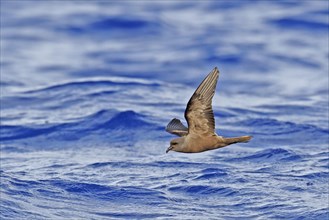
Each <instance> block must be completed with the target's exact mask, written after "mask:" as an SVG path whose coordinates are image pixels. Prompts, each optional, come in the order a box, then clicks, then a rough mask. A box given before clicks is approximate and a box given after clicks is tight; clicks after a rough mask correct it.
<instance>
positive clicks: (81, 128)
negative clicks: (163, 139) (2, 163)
mask: <svg viewBox="0 0 329 220" xmlns="http://www.w3.org/2000/svg"><path fill="white" fill-rule="evenodd" d="M108 118H109V119H108ZM106 119H107V120H106ZM157 127H158V126H157V125H155V124H153V123H151V122H149V121H148V120H146V117H145V116H144V115H142V114H138V113H136V112H134V111H124V112H119V113H116V114H114V113H113V111H110V110H101V111H98V112H96V113H94V114H92V115H89V116H86V117H84V118H82V119H81V120H80V121H76V122H70V123H61V124H51V123H49V124H42V125H34V126H33V127H32V126H31V127H28V126H14V125H2V126H1V131H0V132H1V133H0V140H2V141H8V140H15V139H24V138H32V137H36V136H41V135H47V136H48V137H49V135H52V134H58V135H57V137H58V138H61V137H62V138H64V137H66V136H67V135H70V136H71V140H72V139H79V138H82V137H85V136H86V135H88V134H90V133H93V132H94V133H95V132H104V131H114V130H131V129H136V128H142V129H143V128H157ZM122 135H124V134H122ZM64 139H65V138H64Z"/></svg>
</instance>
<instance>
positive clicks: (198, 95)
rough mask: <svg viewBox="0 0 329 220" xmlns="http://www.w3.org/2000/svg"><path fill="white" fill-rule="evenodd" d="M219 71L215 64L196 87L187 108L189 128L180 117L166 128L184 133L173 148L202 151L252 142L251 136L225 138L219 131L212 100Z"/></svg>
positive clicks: (179, 150)
mask: <svg viewBox="0 0 329 220" xmlns="http://www.w3.org/2000/svg"><path fill="white" fill-rule="evenodd" d="M218 76H219V71H218V69H217V67H215V68H214V69H213V70H212V71H211V72H210V73H209V74H208V76H207V77H206V78H205V79H204V80H203V81H202V83H201V84H200V85H199V87H198V88H197V89H196V90H195V92H194V94H193V95H192V97H191V99H190V101H189V102H188V103H187V107H186V110H185V119H186V121H187V124H188V128H186V127H185V126H184V125H183V124H182V123H181V121H180V120H178V119H176V118H174V119H172V120H171V121H170V122H169V124H168V125H167V127H166V131H167V132H169V133H171V134H175V135H178V136H180V137H179V138H176V139H173V140H171V142H170V147H169V148H168V149H167V151H166V152H167V153H168V152H169V151H177V152H183V153H198V152H203V151H207V150H213V149H217V148H221V147H225V146H228V145H230V144H235V143H239V142H248V141H249V140H250V139H251V136H241V137H233V138H225V137H222V136H218V135H217V134H216V132H215V118H214V113H213V110H212V106H211V102H212V98H213V97H214V94H215V90H216V85H217V80H218Z"/></svg>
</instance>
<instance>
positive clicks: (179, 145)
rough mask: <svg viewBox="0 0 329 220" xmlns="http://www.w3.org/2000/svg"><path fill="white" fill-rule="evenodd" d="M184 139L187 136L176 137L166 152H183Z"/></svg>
mask: <svg viewBox="0 0 329 220" xmlns="http://www.w3.org/2000/svg"><path fill="white" fill-rule="evenodd" d="M184 139H185V137H180V138H175V139H173V140H171V141H170V147H168V149H167V150H166V153H168V152H169V151H171V150H172V151H177V152H182V150H183V147H184V146H183V145H184Z"/></svg>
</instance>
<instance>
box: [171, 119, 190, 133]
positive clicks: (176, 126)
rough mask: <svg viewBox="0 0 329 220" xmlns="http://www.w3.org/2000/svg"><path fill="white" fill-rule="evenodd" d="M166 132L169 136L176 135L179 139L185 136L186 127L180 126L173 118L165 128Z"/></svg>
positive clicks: (177, 120) (178, 121)
mask: <svg viewBox="0 0 329 220" xmlns="http://www.w3.org/2000/svg"><path fill="white" fill-rule="evenodd" d="M166 131H167V132H169V133H171V134H175V135H178V136H180V137H182V136H186V135H187V134H188V129H187V127H185V126H184V125H183V124H182V122H181V121H180V120H179V119H177V118H174V119H173V120H171V121H170V122H169V124H168V125H167V127H166Z"/></svg>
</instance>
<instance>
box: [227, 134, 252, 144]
mask: <svg viewBox="0 0 329 220" xmlns="http://www.w3.org/2000/svg"><path fill="white" fill-rule="evenodd" d="M251 138H252V136H241V137H232V138H225V139H224V140H225V143H226V144H227V145H229V144H235V143H241V142H242V143H246V142H248V141H250V139H251Z"/></svg>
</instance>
